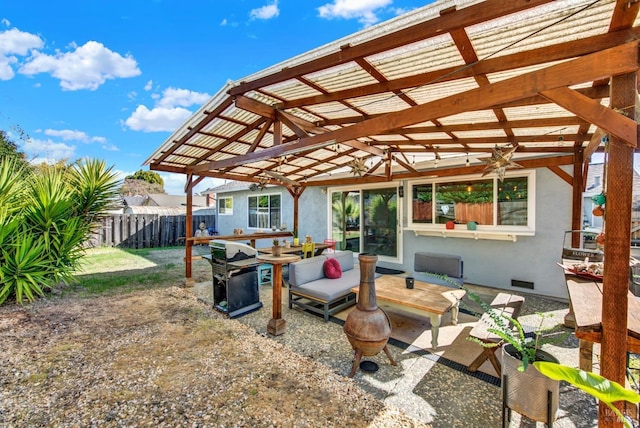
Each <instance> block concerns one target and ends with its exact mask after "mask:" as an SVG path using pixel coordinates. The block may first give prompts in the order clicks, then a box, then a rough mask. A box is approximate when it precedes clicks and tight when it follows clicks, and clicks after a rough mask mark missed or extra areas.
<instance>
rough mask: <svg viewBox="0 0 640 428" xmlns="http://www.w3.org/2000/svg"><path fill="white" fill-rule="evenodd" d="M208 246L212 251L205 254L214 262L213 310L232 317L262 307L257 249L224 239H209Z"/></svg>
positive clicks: (212, 270)
mask: <svg viewBox="0 0 640 428" xmlns="http://www.w3.org/2000/svg"><path fill="white" fill-rule="evenodd" d="M209 248H210V250H211V254H210V255H205V256H204V257H205V258H206V259H207V260H208V261H209V263H210V264H211V272H212V275H213V307H214V309H216V310H218V311H220V312H223V313H226V314H228V315H229V317H230V318H235V317H238V316H240V315H244V314H246V313H249V312H252V311H255V310H256V309H260V308H261V307H262V302H260V291H259V289H258V273H257V267H258V266H259V265H260V262H258V259H257V254H258V253H257V251H256V249H255V248H253V247H251V246H249V245H247V244H242V243H240V242H234V241H225V240H222V239H213V240H211V241H209Z"/></svg>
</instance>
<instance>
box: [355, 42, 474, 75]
mask: <svg viewBox="0 0 640 428" xmlns="http://www.w3.org/2000/svg"><path fill="white" fill-rule="evenodd" d="M367 59H368V60H369V62H370V63H372V64H373V65H375V67H376V68H377V69H378V70H379V71H380V72H381V73H382V74H383V75H384V76H385V77H386V78H387V79H399V78H402V77H407V76H412V75H414V74H416V70H420V72H421V73H426V72H430V71H437V70H440V69H443V68H445V67H451V66H464V60H463V59H462V57H461V55H460V52H459V51H458V49H457V48H456V46H455V44H454V43H453V40H451V37H450V36H449V35H448V34H444V35H442V36H440V37H434V38H431V39H429V40H423V41H420V42H416V43H412V44H410V45H407V46H402V47H400V48H397V49H393V50H391V51H389V52H384V53H381V54H377V55H372V56H371V57H369V58H367Z"/></svg>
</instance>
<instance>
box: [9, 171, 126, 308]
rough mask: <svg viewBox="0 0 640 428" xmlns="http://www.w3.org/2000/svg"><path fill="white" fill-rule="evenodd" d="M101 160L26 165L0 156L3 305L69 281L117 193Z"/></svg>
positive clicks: (114, 178)
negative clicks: (97, 224)
mask: <svg viewBox="0 0 640 428" xmlns="http://www.w3.org/2000/svg"><path fill="white" fill-rule="evenodd" d="M117 186H118V182H117V181H116V176H115V174H114V173H113V172H112V168H107V167H106V165H105V163H104V162H102V161H98V160H85V161H83V162H79V163H76V164H73V165H60V164H59V165H54V166H48V165H44V166H41V167H38V168H35V169H27V168H25V167H23V166H22V165H20V164H19V163H17V162H15V161H13V160H12V159H8V158H0V304H2V303H3V302H4V301H6V300H7V299H8V298H11V297H13V298H15V300H16V301H17V302H18V303H22V302H23V300H24V299H25V298H26V299H28V300H29V301H31V300H33V299H34V298H35V297H36V296H38V295H43V294H44V290H46V289H47V288H51V287H52V286H53V285H54V284H56V283H58V282H69V281H70V280H71V279H72V278H73V276H72V275H73V272H74V271H75V270H76V268H77V267H78V262H79V260H80V258H81V257H82V254H83V246H82V244H83V243H84V242H85V241H86V240H87V238H88V236H89V233H90V232H91V229H92V227H93V226H95V224H96V221H97V220H99V219H100V217H101V215H103V214H104V213H105V212H106V210H108V209H109V208H111V206H112V205H113V203H114V202H115V201H116V197H117V194H118V193H117Z"/></svg>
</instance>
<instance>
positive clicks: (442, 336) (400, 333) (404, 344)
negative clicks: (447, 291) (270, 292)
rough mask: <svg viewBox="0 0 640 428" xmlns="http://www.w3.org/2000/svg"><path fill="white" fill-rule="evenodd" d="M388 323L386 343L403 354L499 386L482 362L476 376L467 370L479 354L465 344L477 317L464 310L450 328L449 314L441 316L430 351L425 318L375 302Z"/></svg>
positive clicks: (342, 316)
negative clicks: (385, 314)
mask: <svg viewBox="0 0 640 428" xmlns="http://www.w3.org/2000/svg"><path fill="white" fill-rule="evenodd" d="M354 307H355V306H352V307H350V308H347V309H345V310H344V311H341V312H338V313H337V314H335V315H334V316H333V317H331V321H333V322H337V323H340V324H344V321H345V320H346V319H347V315H348V314H349V312H351V311H352V310H353V308H354ZM378 307H380V308H382V309H383V310H384V311H385V312H386V313H387V314H388V315H389V319H390V320H391V338H390V339H389V343H390V344H392V345H393V346H396V347H398V348H401V349H402V350H403V352H411V353H415V354H419V355H422V356H424V357H426V358H429V359H431V360H433V361H435V362H437V363H439V364H444V365H446V366H448V367H450V368H452V369H454V370H458V371H463V372H465V373H467V374H468V375H469V376H473V377H476V378H478V379H481V380H484V381H486V382H489V383H491V384H494V385H500V379H499V376H498V374H497V373H496V371H495V370H494V368H493V366H492V365H491V363H490V362H489V361H485V362H484V363H483V364H482V365H481V366H480V368H479V369H478V371H477V372H470V371H468V370H467V366H468V365H469V364H471V363H472V362H473V360H475V359H476V357H477V356H478V355H480V354H481V353H482V348H481V347H480V345H478V344H476V343H473V342H471V341H469V340H467V337H468V336H469V332H470V331H471V329H472V328H473V326H474V325H475V323H476V321H477V320H478V317H476V316H473V315H470V314H469V312H468V311H465V310H464V309H461V310H460V313H459V315H458V324H457V325H452V324H451V312H448V313H446V314H445V315H443V316H442V324H441V325H440V333H439V335H438V349H437V350H433V349H432V348H431V323H430V322H429V318H428V317H426V316H425V317H422V316H420V315H417V314H413V313H410V312H405V311H403V310H401V309H399V308H397V307H391V306H388V305H385V304H384V302H382V303H380V302H378Z"/></svg>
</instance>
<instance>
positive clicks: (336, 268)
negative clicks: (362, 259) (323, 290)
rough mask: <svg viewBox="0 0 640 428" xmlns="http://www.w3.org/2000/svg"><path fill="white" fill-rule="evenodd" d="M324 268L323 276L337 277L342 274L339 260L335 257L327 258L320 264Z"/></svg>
mask: <svg viewBox="0 0 640 428" xmlns="http://www.w3.org/2000/svg"><path fill="white" fill-rule="evenodd" d="M322 268H323V270H324V276H326V277H327V278H331V279H337V278H340V277H341V276H342V267H341V266H340V262H339V261H338V260H336V259H327V260H325V262H324V265H323V266H322Z"/></svg>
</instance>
